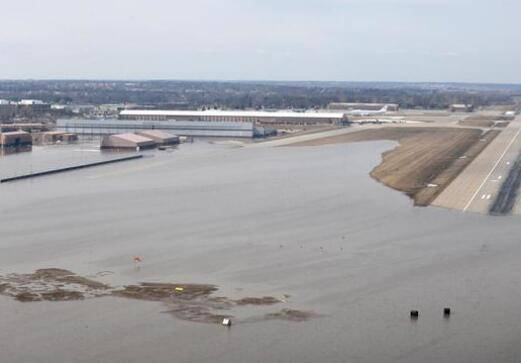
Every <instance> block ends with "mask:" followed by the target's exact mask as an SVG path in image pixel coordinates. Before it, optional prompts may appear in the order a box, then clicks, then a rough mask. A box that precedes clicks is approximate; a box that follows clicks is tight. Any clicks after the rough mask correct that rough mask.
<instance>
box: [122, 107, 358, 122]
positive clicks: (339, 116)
mask: <svg viewBox="0 0 521 363" xmlns="http://www.w3.org/2000/svg"><path fill="white" fill-rule="evenodd" d="M119 118H120V119H121V120H135V121H210V122H211V121H219V122H223V121H228V122H252V123H259V124H263V125H275V124H278V125H281V124H282V125H320V124H332V125H336V124H343V123H346V122H347V121H348V120H347V116H346V114H345V113H343V112H318V111H308V112H295V111H273V112H269V111H235V110H234V111H223V110H206V111H185V110H124V111H121V112H120V114H119Z"/></svg>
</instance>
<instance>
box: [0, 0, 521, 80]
mask: <svg viewBox="0 0 521 363" xmlns="http://www.w3.org/2000/svg"><path fill="white" fill-rule="evenodd" d="M520 16H521V0H278V1H277V0H240V1H239V0H183V1H179V0H146V1H145V0H16V1H14V0H0V79H27V78H32V79H201V80H291V81H304V80H307V81H405V82H485V83H521V69H520V68H521V41H520V36H521V22H520V19H519V18H520Z"/></svg>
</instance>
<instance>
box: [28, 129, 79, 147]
mask: <svg viewBox="0 0 521 363" xmlns="http://www.w3.org/2000/svg"><path fill="white" fill-rule="evenodd" d="M76 141H78V135H76V134H73V133H70V132H64V131H47V132H39V133H34V134H33V144H36V145H49V144H58V143H62V142H63V143H73V142H76Z"/></svg>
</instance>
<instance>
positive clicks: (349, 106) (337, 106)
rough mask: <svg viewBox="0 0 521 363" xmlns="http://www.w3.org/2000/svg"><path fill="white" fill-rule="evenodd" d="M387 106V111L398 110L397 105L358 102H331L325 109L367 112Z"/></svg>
mask: <svg viewBox="0 0 521 363" xmlns="http://www.w3.org/2000/svg"><path fill="white" fill-rule="evenodd" d="M385 106H387V111H390V112H396V111H398V110H399V109H400V105H399V104H397V103H359V102H332V103H330V104H329V105H328V106H327V108H328V109H330V110H346V111H349V110H368V111H378V110H381V109H382V108H383V107H385Z"/></svg>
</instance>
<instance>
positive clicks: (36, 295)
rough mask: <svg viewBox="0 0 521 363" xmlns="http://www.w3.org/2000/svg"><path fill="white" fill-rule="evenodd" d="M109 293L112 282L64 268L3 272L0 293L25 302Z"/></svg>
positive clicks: (83, 297) (62, 299) (74, 298)
mask: <svg viewBox="0 0 521 363" xmlns="http://www.w3.org/2000/svg"><path fill="white" fill-rule="evenodd" d="M109 293H110V287H109V286H107V285H105V284H102V283H100V282H98V281H94V280H90V279H87V278H85V277H81V276H79V275H76V274H75V273H73V272H71V271H68V270H63V269H56V268H51V269H40V270H36V271H35V272H34V273H32V274H7V275H4V276H0V294H2V295H6V296H10V297H13V298H15V299H16V300H18V301H21V302H34V301H70V300H83V299H86V298H92V297H99V296H105V295H108V294H109Z"/></svg>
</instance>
